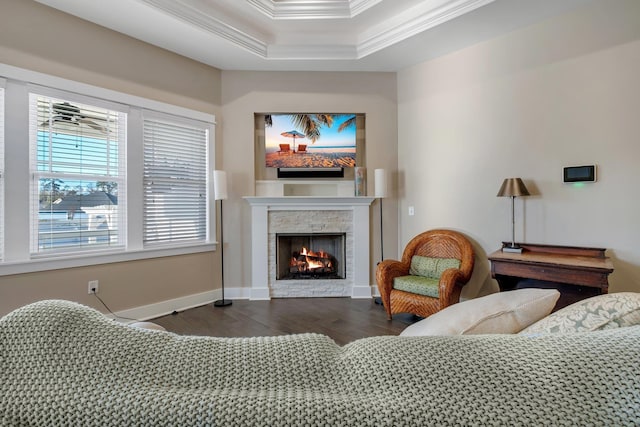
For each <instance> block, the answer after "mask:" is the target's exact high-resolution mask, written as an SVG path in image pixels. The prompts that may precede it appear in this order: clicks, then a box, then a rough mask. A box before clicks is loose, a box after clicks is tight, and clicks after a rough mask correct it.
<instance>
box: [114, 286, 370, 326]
mask: <svg viewBox="0 0 640 427" xmlns="http://www.w3.org/2000/svg"><path fill="white" fill-rule="evenodd" d="M265 290H266V295H265V294H264V292H258V293H256V292H255V291H256V290H255V289H254V290H253V292H252V290H251V288H250V287H240V286H238V287H232V288H230V287H225V290H224V297H225V299H230V300H234V299H251V300H268V299H269V293H268V292H269V289H268V288H267V289H265ZM372 296H374V297H375V296H380V294H379V292H378V288H377V287H374V286H371V287H369V286H359V287H354V288H353V293H352V295H351V298H371V297H372ZM221 298H222V290H221V289H216V290H213V291H207V292H202V293H199V294H192V295H185V296H183V297H178V298H173V299H170V300H166V301H160V302H155V303H152V304H147V305H142V306H139V307H134V308H129V309H127V310H121V311H117V312H115V314H116V316H120V317H123V318H127V319H137V320H139V321H146V320H151V319H155V318H156V317H161V316H166V315H168V314H171V313H173V312H174V311H177V312H180V311H184V310H188V309H190V308H194V307H200V306H201V305H205V304H212V303H213V302H214V301H216V300H219V299H221Z"/></svg>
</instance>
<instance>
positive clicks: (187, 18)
mask: <svg viewBox="0 0 640 427" xmlns="http://www.w3.org/2000/svg"><path fill="white" fill-rule="evenodd" d="M140 1H142V2H143V3H145V4H147V5H149V6H152V7H154V8H156V9H159V10H161V11H163V12H165V13H168V14H169V15H172V16H174V17H176V18H178V19H180V20H182V21H184V22H187V23H189V24H192V25H195V26H197V27H199V28H201V29H203V30H205V31H207V32H209V33H212V34H215V35H217V36H218V37H221V38H223V39H225V40H227V41H229V42H231V43H233V44H235V45H237V46H240V47H242V48H244V49H246V50H248V51H249V52H252V53H254V54H256V55H258V56H261V57H263V58H266V57H267V43H266V42H264V41H262V40H259V39H257V38H255V37H253V36H251V35H249V34H247V33H245V32H243V31H241V30H239V29H237V28H235V27H233V26H232V25H229V24H227V23H226V22H223V21H221V20H219V19H216V18H214V17H213V16H211V15H207V14H204V13H202V11H200V10H197V9H195V8H193V7H191V6H189V5H187V4H185V3H184V2H183V1H181V0H140Z"/></svg>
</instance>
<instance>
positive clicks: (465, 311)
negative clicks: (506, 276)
mask: <svg viewBox="0 0 640 427" xmlns="http://www.w3.org/2000/svg"><path fill="white" fill-rule="evenodd" d="M558 298H560V292H558V291H557V290H556V289H538V288H525V289H517V290H515V291H506V292H498V293H495V294H491V295H487V296H484V297H480V298H475V299H472V300H467V301H463V302H459V303H457V304H454V305H452V306H449V307H447V308H445V309H444V310H440V311H439V312H437V313H435V314H432V315H431V316H429V317H427V318H426V319H424V320H421V321H419V322H416V323H414V324H413V325H410V326H408V327H407V328H406V329H405V330H404V331H402V332H401V333H400V335H403V336H422V335H474V334H514V333H517V332H520V331H521V330H522V329H524V328H526V327H527V326H529V325H531V324H532V323H534V322H537V321H538V320H540V319H542V318H543V317H545V316H547V315H548V314H549V313H551V310H553V307H554V306H555V305H556V301H558Z"/></svg>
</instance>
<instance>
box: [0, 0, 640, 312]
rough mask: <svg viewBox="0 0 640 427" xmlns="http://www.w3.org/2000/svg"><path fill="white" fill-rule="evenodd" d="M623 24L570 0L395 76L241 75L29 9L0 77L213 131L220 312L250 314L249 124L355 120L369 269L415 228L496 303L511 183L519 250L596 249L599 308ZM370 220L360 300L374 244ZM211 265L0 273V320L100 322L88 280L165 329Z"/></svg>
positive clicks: (12, 11) (629, 132) (627, 153)
mask: <svg viewBox="0 0 640 427" xmlns="http://www.w3.org/2000/svg"><path fill="white" fill-rule="evenodd" d="M638 16H640V5H639V4H638V2H636V1H634V0H626V1H624V0H619V1H616V2H614V3H611V2H603V1H586V2H582V3H581V4H580V5H579V6H576V7H574V8H571V9H570V10H568V11H566V12H565V13H561V14H559V15H557V16H553V17H550V18H548V19H546V20H541V21H540V22H537V23H535V24H532V25H530V26H526V27H524V28H517V29H514V30H513V31H511V32H507V33H505V34H502V35H500V36H496V37H493V38H491V39H488V40H484V41H482V42H479V43H477V44H475V45H471V46H467V47H464V48H461V49H459V50H457V51H453V52H450V53H447V54H444V55H441V56H438V57H435V58H434V59H431V60H428V61H424V62H421V63H418V64H415V65H412V66H409V67H407V68H404V69H401V70H398V71H393V72H337V71H240V70H221V69H217V68H214V67H211V66H207V65H205V64H203V63H200V62H197V61H194V60H191V59H188V58H186V57H183V56H179V55H177V54H174V53H171V52H169V51H167V50H163V49H160V48H158V47H155V46H152V45H149V44H146V43H144V42H141V41H138V40H136V39H133V38H131V37H128V36H125V35H123V34H120V33H117V32H115V31H112V30H108V29H106V28H104V27H100V26H98V25H95V24H92V23H90V22H88V21H84V20H81V19H79V18H76V17H73V16H71V15H68V14H65V13H63V12H60V11H57V10H55V9H52V8H49V7H47V6H44V5H42V4H40V3H37V2H35V1H12V0H3V13H2V16H1V17H0V63H2V64H6V65H8V66H11V67H18V68H20V69H25V70H31V71H34V72H38V73H44V74H47V75H53V76H57V77H61V78H64V79H68V80H72V81H77V82H81V83H85V84H88V85H93V86H97V87H101V88H106V89H110V90H114V91H118V92H123V93H127V94H131V95H135V96H139V97H144V98H149V99H152V100H156V101H160V102H164V103H168V104H173V105H177V106H180V107H184V108H189V109H192V110H196V111H201V112H203V113H207V114H212V115H215V117H216V122H217V123H216V131H215V165H216V169H222V170H225V171H226V173H227V176H228V183H229V198H228V199H227V200H225V201H224V209H225V214H226V215H225V216H224V235H225V245H224V259H225V265H224V274H225V278H224V284H225V289H226V292H227V297H229V298H248V296H249V289H250V283H251V277H250V276H251V270H250V268H248V265H247V264H248V263H249V261H246V262H238V261H237V260H250V259H251V217H250V216H251V210H250V206H249V205H248V203H247V202H246V200H245V199H244V198H243V197H245V196H253V195H255V179H256V178H255V175H256V174H255V167H256V166H255V164H254V157H253V155H252V154H251V153H253V151H254V144H255V139H254V114H255V113H260V112H263V113H264V112H288V111H299V112H309V111H332V112H357V113H362V114H365V115H366V168H367V170H368V173H369V176H368V178H369V179H368V180H367V194H368V195H372V194H373V190H374V182H373V181H374V180H373V171H374V169H378V168H382V169H385V170H386V171H387V172H388V174H389V194H388V197H386V198H385V199H384V203H383V212H382V213H383V216H384V226H383V236H384V248H383V249H384V254H385V258H397V257H399V255H400V253H401V251H402V248H403V247H404V245H405V244H406V243H407V242H408V241H409V240H410V239H411V238H412V237H413V236H415V235H417V234H418V233H420V232H422V231H424V230H428V229H433V228H448V229H453V230H458V231H460V232H462V233H464V234H465V235H467V236H468V237H469V238H470V239H471V240H472V242H473V244H474V249H475V251H476V254H477V255H476V257H477V261H476V267H475V270H474V274H473V277H472V280H471V282H470V283H469V285H467V286H466V287H465V290H464V291H463V298H464V299H468V298H474V297H476V296H480V295H484V294H489V293H491V292H494V291H496V290H497V285H496V283H495V281H494V280H493V279H492V278H491V276H490V271H489V268H490V265H489V262H488V260H487V255H488V254H490V253H491V252H493V251H494V250H496V249H498V248H499V247H500V243H501V242H502V241H505V240H509V236H510V233H511V228H510V227H511V224H510V222H509V216H510V205H509V204H508V202H507V200H505V199H503V198H499V197H496V193H497V191H498V188H499V187H500V184H501V183H502V180H503V179H504V178H507V177H521V178H522V179H523V180H524V182H525V183H526V185H527V187H528V189H529V191H530V192H531V196H530V197H526V198H518V199H517V200H516V235H517V236H518V239H521V240H522V241H526V242H532V243H546V244H557V245H571V246H592V247H602V248H607V249H608V250H607V254H608V256H609V257H610V258H611V259H612V261H613V264H614V267H615V271H614V273H613V274H611V276H610V292H623V291H634V292H638V291H640V264H639V263H638V261H637V260H638V259H640V250H638V249H637V248H636V245H635V243H636V242H637V241H638V240H640V227H638V225H637V217H638V211H639V210H640V204H639V202H637V201H636V200H635V199H634V198H633V194H632V193H633V191H632V188H633V184H634V183H635V182H638V181H639V179H640V176H639V174H640V172H639V171H638V170H639V169H638V168H637V167H636V165H635V164H634V163H633V162H634V161H635V159H637V158H638V157H639V155H640V148H639V147H638V145H637V144H636V141H635V138H636V135H637V133H638V132H637V131H638V126H637V119H636V117H635V116H636V115H637V114H636V112H637V111H638V102H639V101H638V100H639V99H640V96H638V95H640V93H639V90H640V89H639V87H638V85H637V82H636V75H637V71H638V68H639V65H640V28H638V26H637V20H638ZM68 40H73V43H71V44H68V43H65V42H64V41H68ZM105 52H106V54H105ZM582 164H596V165H597V168H598V179H597V181H596V182H595V183H590V184H586V185H584V186H573V185H567V184H564V183H562V168H563V167H565V166H575V165H582ZM374 203H376V204H377V203H378V201H376V202H374ZM375 208H377V206H376V205H375V204H374V205H373V207H372V209H371V218H370V220H371V221H370V222H371V224H372V226H371V227H370V229H371V234H370V256H369V257H370V271H369V273H370V274H369V276H370V281H371V283H370V285H371V289H372V293H375V282H374V277H375V275H374V273H375V267H376V263H377V262H378V261H379V258H380V255H379V254H380V252H381V248H380V242H381V237H382V236H381V234H380V230H379V227H377V224H379V222H380V216H379V215H380V213H379V212H378V209H375ZM410 208H411V209H412V211H413V212H414V214H413V215H409V210H410ZM231 213H233V214H231ZM5 226H6V227H8V225H7V224H5ZM220 262H221V257H220V251H219V250H216V251H215V252H212V251H204V252H197V253H190V254H183V255H175V256H168V257H167V256H164V257H158V258H145V259H138V260H131V261H122V262H108V263H95V264H92V265H86V266H77V267H72V268H62V269H60V268H55V267H54V268H51V269H42V270H40V271H21V272H19V273H13V271H14V270H12V268H14V266H8V265H3V266H0V269H2V270H4V273H3V275H2V277H1V278H0V314H6V313H8V312H9V311H11V310H13V309H15V308H17V307H20V306H22V305H24V304H27V303H30V302H34V301H38V300H41V299H48V298H55V299H68V300H72V301H77V302H80V303H83V304H87V305H90V306H93V307H95V308H100V307H101V306H100V303H99V302H98V301H96V299H95V297H93V296H92V295H88V294H87V282H88V281H90V280H98V281H99V283H100V296H101V297H102V298H103V299H104V300H105V301H106V302H108V304H109V306H110V307H111V308H112V309H113V310H114V311H116V312H119V313H122V314H128V315H130V316H135V317H153V316H154V315H161V314H166V313H168V312H171V311H173V310H178V309H184V308H188V307H191V306H197V305H199V304H204V303H207V302H210V301H213V300H215V299H218V298H219V297H220V290H221V289H220V288H221V284H222V281H221V277H220V274H219V273H220ZM7 272H8V273H7Z"/></svg>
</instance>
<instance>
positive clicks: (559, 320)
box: [520, 292, 640, 334]
mask: <svg viewBox="0 0 640 427" xmlns="http://www.w3.org/2000/svg"><path fill="white" fill-rule="evenodd" d="M635 325H640V293H635V292H619V293H613V294H603V295H597V296H595V297H591V298H587V299H585V300H582V301H578V302H576V303H574V304H571V305H569V306H567V307H564V308H563V309H561V310H558V311H556V312H555V313H553V314H552V315H550V316H547V317H545V318H544V319H542V320H540V321H539V322H536V323H534V324H533V325H531V326H529V327H528V328H526V329H524V330H522V331H520V333H521V334H541V333H542V334H551V333H564V334H567V333H572V332H590V331H599V330H601V329H612V328H623V327H625V326H635Z"/></svg>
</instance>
